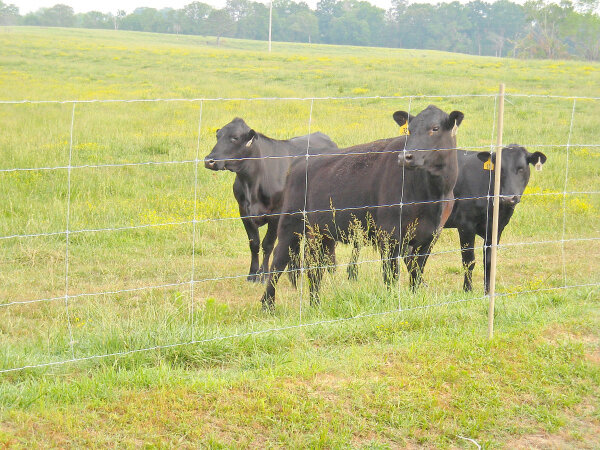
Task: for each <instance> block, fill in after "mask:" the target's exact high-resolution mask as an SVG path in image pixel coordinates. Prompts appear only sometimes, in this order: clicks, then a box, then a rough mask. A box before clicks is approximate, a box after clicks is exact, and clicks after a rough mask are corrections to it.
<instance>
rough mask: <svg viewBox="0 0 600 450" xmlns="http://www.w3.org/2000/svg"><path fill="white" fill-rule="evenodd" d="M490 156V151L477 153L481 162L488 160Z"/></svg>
mask: <svg viewBox="0 0 600 450" xmlns="http://www.w3.org/2000/svg"><path fill="white" fill-rule="evenodd" d="M491 156H492V154H491V153H490V152H479V153H477V158H479V160H480V161H483V162H486V161H489V160H490V157H491Z"/></svg>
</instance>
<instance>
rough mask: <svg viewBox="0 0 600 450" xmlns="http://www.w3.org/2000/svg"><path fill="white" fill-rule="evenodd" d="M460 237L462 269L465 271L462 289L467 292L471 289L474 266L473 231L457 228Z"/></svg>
mask: <svg viewBox="0 0 600 450" xmlns="http://www.w3.org/2000/svg"><path fill="white" fill-rule="evenodd" d="M458 236H459V238H460V254H461V256H462V264H463V270H464V272H465V280H464V283H463V289H464V290H465V292H469V291H471V290H472V289H473V269H474V268H475V249H474V248H473V247H474V246H475V233H474V232H472V231H467V230H465V229H462V228H459V229H458Z"/></svg>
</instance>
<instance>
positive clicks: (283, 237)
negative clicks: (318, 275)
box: [261, 216, 302, 311]
mask: <svg viewBox="0 0 600 450" xmlns="http://www.w3.org/2000/svg"><path fill="white" fill-rule="evenodd" d="M277 237H278V238H279V241H278V242H277V246H276V247H275V251H274V252H273V262H272V264H271V270H270V272H269V276H268V278H267V287H266V289H265V293H264V294H263V296H262V299H261V302H262V306H263V309H264V310H266V311H272V310H273V309H274V308H275V285H276V284H277V281H278V280H279V277H280V276H281V274H282V273H283V271H284V270H285V268H286V266H287V265H288V264H289V263H290V259H291V258H290V253H291V252H290V250H291V249H292V248H299V247H300V239H301V238H302V220H297V218H296V217H294V216H286V217H284V218H283V219H282V220H281V221H280V223H279V227H278V229H277Z"/></svg>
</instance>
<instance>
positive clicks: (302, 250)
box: [300, 98, 315, 324]
mask: <svg viewBox="0 0 600 450" xmlns="http://www.w3.org/2000/svg"><path fill="white" fill-rule="evenodd" d="M314 103H315V99H314V98H312V99H311V100H310V113H309V116H308V139H307V142H306V156H305V166H304V167H305V169H304V207H303V208H302V244H301V245H300V323H301V324H302V299H303V297H304V263H305V262H306V258H305V255H306V250H307V242H306V201H307V198H308V157H309V149H310V133H311V127H312V115H313V106H314Z"/></svg>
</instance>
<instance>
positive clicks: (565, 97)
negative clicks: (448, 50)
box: [0, 93, 600, 105]
mask: <svg viewBox="0 0 600 450" xmlns="http://www.w3.org/2000/svg"><path fill="white" fill-rule="evenodd" d="M504 95H505V97H514V98H534V99H557V100H575V99H576V100H600V97H587V96H579V95H546V94H522V93H505V94H504ZM497 96H498V94H496V93H493V94H440V95H425V94H413V95H372V96H347V97H344V96H337V97H336V96H324V97H214V98H203V97H199V98H153V99H146V98H137V99H89V100H0V105H27V104H30V105H35V104H72V103H156V102H181V103H199V102H256V101H317V100H318V101H322V100H333V101H336V100H408V99H413V100H414V99H421V98H422V99H428V98H452V99H454V98H495V97H497Z"/></svg>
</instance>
